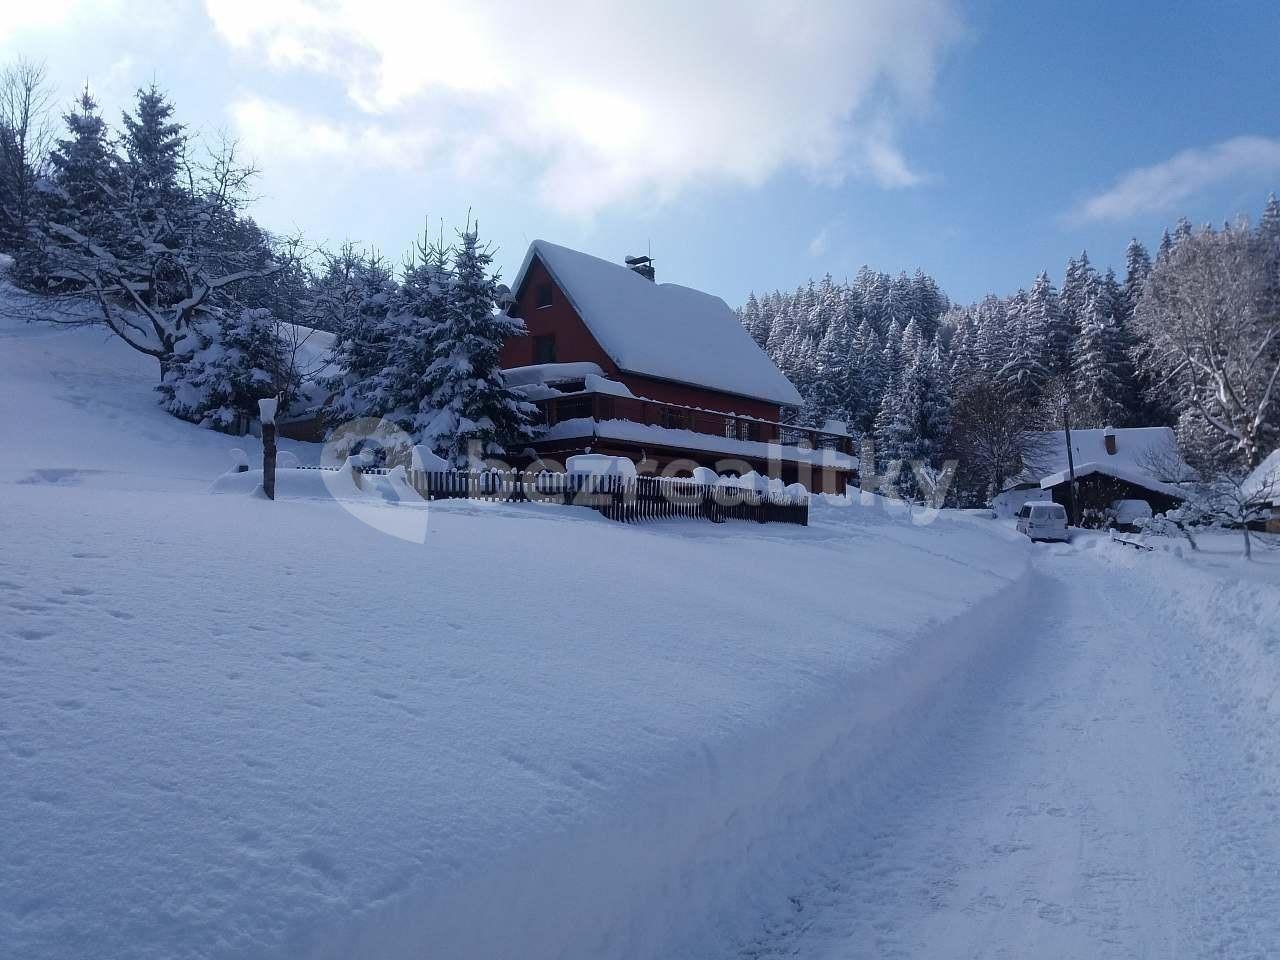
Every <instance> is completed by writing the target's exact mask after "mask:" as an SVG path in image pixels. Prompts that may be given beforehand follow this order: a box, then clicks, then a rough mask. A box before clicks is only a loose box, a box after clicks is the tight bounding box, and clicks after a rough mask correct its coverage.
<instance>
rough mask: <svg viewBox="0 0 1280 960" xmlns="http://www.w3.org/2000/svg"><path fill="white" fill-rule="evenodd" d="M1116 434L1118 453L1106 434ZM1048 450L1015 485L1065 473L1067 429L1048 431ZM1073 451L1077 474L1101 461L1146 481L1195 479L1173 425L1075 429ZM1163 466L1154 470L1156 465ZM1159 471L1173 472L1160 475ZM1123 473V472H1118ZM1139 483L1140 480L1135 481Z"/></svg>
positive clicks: (1018, 478) (1072, 439)
mask: <svg viewBox="0 0 1280 960" xmlns="http://www.w3.org/2000/svg"><path fill="white" fill-rule="evenodd" d="M1108 433H1110V434H1112V435H1113V436H1114V437H1115V443H1116V452H1115V453H1114V454H1111V453H1107V444H1106V436H1107V434H1108ZM1044 438H1045V440H1044V449H1043V450H1041V451H1037V453H1036V455H1035V457H1034V462H1033V463H1031V464H1028V466H1027V468H1026V469H1025V470H1023V472H1022V473H1021V474H1019V475H1018V476H1017V477H1016V478H1015V479H1014V481H1013V485H1015V486H1016V485H1024V484H1035V483H1038V482H1039V481H1040V480H1041V479H1043V478H1045V476H1046V474H1056V473H1061V472H1065V471H1066V470H1067V468H1068V466H1069V464H1068V463H1067V440H1066V434H1065V431H1062V430H1050V431H1047V432H1046V433H1045V434H1044ZM1071 453H1072V459H1074V460H1075V463H1076V473H1077V474H1079V473H1080V466H1081V464H1085V463H1097V464H1104V465H1108V466H1116V467H1117V468H1118V469H1121V470H1126V471H1129V472H1130V473H1131V474H1136V475H1141V476H1142V477H1143V478H1144V480H1145V481H1165V482H1168V481H1176V480H1187V479H1190V478H1191V470H1190V468H1189V467H1187V466H1186V465H1185V464H1184V463H1183V462H1182V458H1181V457H1180V456H1179V455H1178V443H1177V438H1176V437H1175V435H1174V432H1173V430H1172V429H1170V428H1169V427H1119V428H1113V427H1106V428H1101V429H1087V430H1072V431H1071ZM1156 467H1159V468H1160V469H1159V470H1156V471H1155V472H1154V473H1153V470H1154V468H1156ZM1155 473H1161V474H1163V473H1171V474H1172V475H1170V476H1156V475H1155ZM1114 475H1116V476H1119V474H1114ZM1135 482H1136V481H1135Z"/></svg>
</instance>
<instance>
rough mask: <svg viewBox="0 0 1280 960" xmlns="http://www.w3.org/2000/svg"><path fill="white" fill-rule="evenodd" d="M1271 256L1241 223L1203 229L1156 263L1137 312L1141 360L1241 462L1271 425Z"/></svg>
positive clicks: (1260, 447) (1277, 357)
mask: <svg viewBox="0 0 1280 960" xmlns="http://www.w3.org/2000/svg"><path fill="white" fill-rule="evenodd" d="M1278 259H1280V251H1277V250H1275V249H1273V246H1272V245H1271V244H1268V243H1265V242H1263V241H1262V239H1261V238H1260V237H1259V236H1258V235H1257V234H1256V233H1254V232H1253V231H1252V230H1250V229H1249V228H1248V227H1247V225H1245V224H1237V225H1229V226H1227V227H1224V228H1223V229H1222V230H1212V229H1209V228H1205V229H1204V230H1202V231H1200V232H1198V233H1195V234H1193V235H1191V236H1187V237H1185V238H1183V239H1182V240H1181V241H1180V242H1179V243H1178V244H1177V245H1176V246H1175V247H1174V248H1173V249H1172V250H1171V251H1170V253H1169V255H1168V256H1167V257H1165V258H1164V259H1163V260H1162V261H1161V262H1159V263H1158V264H1157V265H1156V267H1155V268H1154V269H1153V270H1152V272H1151V276H1150V278H1149V279H1148V281H1147V285H1146V288H1145V291H1144V293H1143V296H1142V300H1141V301H1140V303H1139V306H1138V311H1137V323H1138V326H1139V328H1140V330H1141V332H1142V333H1143V335H1144V336H1145V338H1146V340H1147V349H1146V351H1145V352H1146V357H1147V360H1148V362H1150V363H1151V364H1152V365H1153V366H1154V368H1155V369H1156V371H1157V372H1158V374H1159V376H1160V378H1161V379H1162V380H1163V381H1164V382H1165V383H1167V384H1168V385H1170V387H1171V389H1172V390H1173V392H1174V393H1175V394H1176V395H1177V396H1178V397H1179V398H1180V399H1182V400H1183V401H1184V402H1185V404H1186V405H1187V407H1188V409H1189V410H1191V411H1193V412H1194V413H1195V415H1196V417H1197V418H1198V419H1199V420H1200V421H1202V422H1203V424H1204V425H1205V426H1206V427H1207V428H1208V429H1209V430H1210V431H1211V432H1212V433H1213V434H1215V435H1216V436H1217V437H1219V438H1220V440H1221V441H1222V442H1223V443H1224V444H1225V445H1226V446H1227V447H1228V448H1229V449H1230V450H1231V451H1232V453H1233V454H1234V455H1235V456H1236V457H1237V458H1238V459H1239V461H1240V463H1241V464H1242V465H1243V466H1247V467H1254V466H1256V465H1257V464H1258V463H1259V462H1260V461H1261V459H1262V457H1263V456H1265V454H1266V452H1267V449H1268V443H1269V441H1270V440H1272V439H1274V437H1275V435H1276V433H1277V430H1278V429H1280V417H1277V413H1276V411H1277V404H1276V399H1277V393H1278V392H1280V310H1278V305H1277V303H1276V279H1275V277H1276V270H1277V260H1278Z"/></svg>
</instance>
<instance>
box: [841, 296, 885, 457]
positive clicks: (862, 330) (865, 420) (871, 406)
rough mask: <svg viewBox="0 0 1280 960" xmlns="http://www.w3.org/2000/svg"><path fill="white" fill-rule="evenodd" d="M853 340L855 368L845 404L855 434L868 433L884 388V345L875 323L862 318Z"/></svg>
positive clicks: (878, 407)
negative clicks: (848, 407) (848, 409)
mask: <svg viewBox="0 0 1280 960" xmlns="http://www.w3.org/2000/svg"><path fill="white" fill-rule="evenodd" d="M853 340H854V343H853V350H854V358H855V359H854V365H855V370H856V372H855V374H854V381H855V382H854V383H853V385H852V388H851V394H852V397H851V400H850V404H849V406H850V411H849V414H850V417H851V423H850V426H852V427H853V428H854V430H855V431H856V432H857V433H859V434H869V433H871V432H872V429H873V426H874V421H875V416H876V413H877V411H878V410H879V409H880V399H881V397H882V396H883V394H884V390H885V382H886V378H887V374H886V371H885V368H884V345H883V344H882V343H881V342H880V336H879V334H877V333H876V330H875V327H873V326H872V325H871V322H870V321H869V320H866V319H863V321H862V323H860V324H858V329H857V331H856V332H855V333H854V338H853Z"/></svg>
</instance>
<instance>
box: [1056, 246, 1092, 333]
mask: <svg viewBox="0 0 1280 960" xmlns="http://www.w3.org/2000/svg"><path fill="white" fill-rule="evenodd" d="M1097 278H1098V275H1097V271H1095V270H1094V269H1093V265H1092V264H1091V263H1090V262H1089V253H1088V251H1087V250H1086V251H1081V253H1080V259H1078V260H1077V259H1076V258H1075V257H1072V258H1071V259H1070V260H1068V261H1067V270H1066V273H1065V274H1064V275H1063V278H1062V292H1061V294H1059V297H1058V299H1059V302H1060V303H1061V306H1062V313H1063V316H1064V319H1065V321H1066V323H1067V325H1068V327H1069V328H1070V329H1071V330H1073V331H1074V330H1079V329H1080V325H1081V324H1082V323H1083V322H1084V308H1085V304H1086V303H1087V302H1088V300H1089V291H1090V290H1091V289H1092V287H1093V284H1094V283H1096V282H1097Z"/></svg>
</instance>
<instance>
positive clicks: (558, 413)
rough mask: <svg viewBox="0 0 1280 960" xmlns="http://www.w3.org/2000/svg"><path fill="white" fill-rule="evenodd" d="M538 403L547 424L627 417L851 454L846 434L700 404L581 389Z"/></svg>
mask: <svg viewBox="0 0 1280 960" xmlns="http://www.w3.org/2000/svg"><path fill="white" fill-rule="evenodd" d="M537 405H538V408H539V409H540V410H541V411H542V413H543V415H544V416H545V417H546V423H547V426H555V425H556V424H558V423H562V422H564V421H566V420H580V419H591V420H597V421H604V420H627V421H630V422H632V423H641V424H646V425H648V426H654V427H666V428H668V429H671V430H690V431H692V432H694V433H701V434H706V435H708V436H713V437H725V438H728V439H731V440H752V441H757V442H759V443H777V444H781V445H782V446H788V447H798V448H800V449H810V450H819V449H824V448H825V449H829V450H835V451H837V452H839V453H843V454H845V455H847V456H850V457H852V456H854V449H853V440H852V439H851V438H850V437H848V436H846V435H844V434H839V433H827V432H825V431H822V430H815V429H811V428H809V427H798V426H795V425H794V424H786V423H777V422H775V421H772V420H758V419H756V418H755V417H745V416H739V415H737V414H729V413H719V412H717V411H714V410H703V409H701V408H698V407H682V406H678V405H677V404H673V403H661V402H659V401H657V400H643V399H640V398H638V397H619V396H615V395H613V394H608V393H587V392H583V393H571V394H566V395H565V396H561V397H550V398H548V399H544V400H539V401H537Z"/></svg>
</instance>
